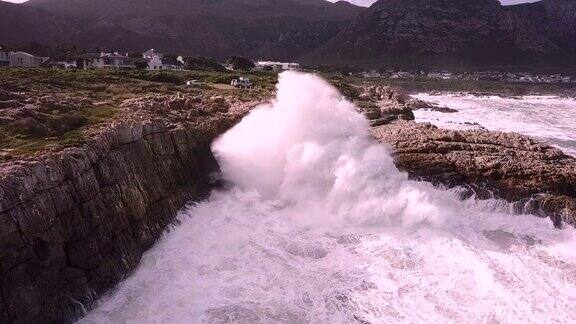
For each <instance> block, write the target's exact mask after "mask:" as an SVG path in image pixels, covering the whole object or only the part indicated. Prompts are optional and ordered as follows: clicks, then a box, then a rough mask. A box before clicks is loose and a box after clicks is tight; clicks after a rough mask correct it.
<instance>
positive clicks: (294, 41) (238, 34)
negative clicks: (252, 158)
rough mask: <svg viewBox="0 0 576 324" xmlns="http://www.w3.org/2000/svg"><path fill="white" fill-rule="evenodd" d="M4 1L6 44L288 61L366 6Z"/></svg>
mask: <svg viewBox="0 0 576 324" xmlns="http://www.w3.org/2000/svg"><path fill="white" fill-rule="evenodd" d="M0 5H1V7H0V8H2V10H0V28H2V30H4V31H5V32H4V33H3V34H0V35H1V37H0V42H10V41H14V40H17V41H21V42H22V41H41V40H47V41H61V42H74V43H75V44H77V45H80V46H83V47H86V48H97V47H98V48H104V49H109V50H119V51H133V50H145V49H149V48H155V49H158V50H161V51H169V52H182V53H185V54H189V55H202V56H210V57H216V58H224V57H227V56H229V55H231V54H236V55H245V56H250V57H255V58H258V57H265V58H270V59H283V60H285V59H294V58H297V57H300V56H302V55H304V54H307V53H308V52H310V51H312V50H313V49H315V48H317V47H319V46H321V45H322V44H324V43H325V42H327V41H328V40H329V39H331V38H332V37H334V36H335V35H336V34H337V33H338V31H339V30H340V29H341V28H342V27H343V26H345V25H346V24H347V23H348V22H349V21H350V20H351V19H353V18H354V17H356V16H357V15H358V13H360V12H361V11H362V10H363V9H364V8H361V7H357V6H354V5H352V4H349V3H347V2H338V3H331V2H328V1H325V0H31V1H28V2H26V3H24V4H22V5H14V4H9V3H4V2H1V3H0ZM3 8H6V9H3ZM25 16H30V17H29V18H26V17H25ZM22 17H24V18H25V19H22V20H21V18H22ZM16 21H19V22H18V24H16ZM38 22H41V23H38ZM17 25H20V26H17ZM46 26H49V28H48V29H46ZM22 30H23V31H25V32H20V31H22Z"/></svg>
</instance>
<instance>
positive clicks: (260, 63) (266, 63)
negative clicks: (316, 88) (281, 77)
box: [254, 61, 300, 72]
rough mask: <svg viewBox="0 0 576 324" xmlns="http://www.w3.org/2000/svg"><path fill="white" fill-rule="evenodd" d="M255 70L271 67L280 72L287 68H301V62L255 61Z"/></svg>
mask: <svg viewBox="0 0 576 324" xmlns="http://www.w3.org/2000/svg"><path fill="white" fill-rule="evenodd" d="M255 65H256V67H255V68H254V69H255V70H258V71H263V70H266V69H271V70H272V71H274V72H280V71H285V70H299V69H300V64H299V63H288V62H272V61H258V62H256V63H255Z"/></svg>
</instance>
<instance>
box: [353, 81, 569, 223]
mask: <svg viewBox="0 0 576 324" xmlns="http://www.w3.org/2000/svg"><path fill="white" fill-rule="evenodd" d="M359 93H360V95H359V99H361V100H363V101H367V100H368V101H370V102H372V107H371V108H370V109H369V110H366V109H364V113H365V115H366V116H367V117H368V118H369V119H371V121H372V126H374V127H373V128H372V134H373V135H374V136H375V137H376V139H378V140H379V141H381V142H383V143H385V144H387V145H390V146H391V148H392V150H393V152H394V157H395V161H396V165H397V166H398V168H400V169H401V170H403V171H406V172H408V174H409V175H410V177H411V178H413V179H418V180H423V181H430V182H432V183H434V184H437V185H441V186H444V187H448V188H451V187H456V186H463V187H465V188H467V190H466V194H465V196H464V197H463V198H468V197H470V196H472V195H474V197H475V198H478V199H487V198H500V199H504V200H506V201H508V202H511V203H513V205H512V206H513V208H514V210H515V211H516V212H518V213H532V214H535V215H539V216H543V217H550V219H551V220H552V221H553V222H554V225H555V226H557V227H561V226H563V225H564V224H570V225H575V224H576V159H575V158H573V157H570V156H567V155H566V154H564V153H563V152H562V151H560V150H559V149H556V148H553V147H550V146H548V145H544V144H541V143H538V142H537V141H535V140H532V139H531V138H529V137H527V136H524V135H520V134H515V133H502V132H491V131H487V130H484V129H479V130H465V131H464V130H447V129H442V128H438V127H436V126H434V125H431V124H428V123H416V122H415V121H414V116H413V114H412V110H413V109H433V110H438V109H440V110H441V111H445V112H446V113H450V112H451V111H450V110H447V109H443V108H442V107H437V106H435V105H433V104H428V103H426V102H423V101H420V100H415V99H412V98H410V97H409V96H407V95H405V94H403V93H401V92H398V91H397V90H395V89H392V88H390V87H386V86H368V87H363V88H362V90H361V91H359ZM378 113H379V114H378Z"/></svg>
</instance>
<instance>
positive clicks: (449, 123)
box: [414, 93, 576, 157]
mask: <svg viewBox="0 0 576 324" xmlns="http://www.w3.org/2000/svg"><path fill="white" fill-rule="evenodd" d="M415 97H416V98H418V99H421V100H425V101H428V102H433V103H435V104H437V105H439V106H443V107H449V108H453V109H456V110H457V112H455V113H442V112H439V111H433V110H416V111H414V115H415V117H416V121H417V122H430V123H432V124H435V125H437V126H439V127H442V128H449V129H475V128H477V127H478V126H481V127H484V128H486V129H488V130H491V131H501V132H515V133H520V134H524V135H527V136H530V137H532V138H534V139H537V140H539V141H542V142H545V143H548V144H549V145H553V146H555V147H558V148H559V149H561V150H562V151H564V153H566V154H569V155H572V156H575V157H576V99H574V98H560V97H556V96H522V97H515V98H502V97H498V96H475V95H471V94H462V93H444V94H426V93H420V94H417V95H415Z"/></svg>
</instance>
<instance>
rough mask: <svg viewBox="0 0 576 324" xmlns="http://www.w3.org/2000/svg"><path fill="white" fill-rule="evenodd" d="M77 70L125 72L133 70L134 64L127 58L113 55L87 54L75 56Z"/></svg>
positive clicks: (116, 54)
mask: <svg viewBox="0 0 576 324" xmlns="http://www.w3.org/2000/svg"><path fill="white" fill-rule="evenodd" d="M76 67H77V68H78V69H85V70H88V69H108V70H126V69H132V68H134V64H133V63H132V61H131V60H130V58H129V57H128V56H124V55H121V54H118V53H117V52H114V53H104V52H101V53H87V54H83V55H78V56H76Z"/></svg>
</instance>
